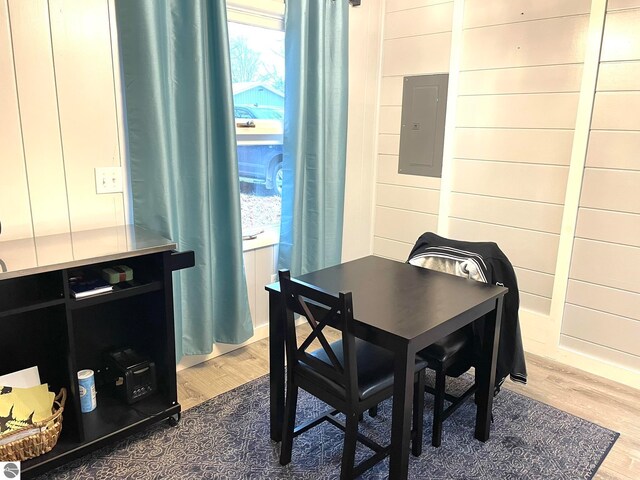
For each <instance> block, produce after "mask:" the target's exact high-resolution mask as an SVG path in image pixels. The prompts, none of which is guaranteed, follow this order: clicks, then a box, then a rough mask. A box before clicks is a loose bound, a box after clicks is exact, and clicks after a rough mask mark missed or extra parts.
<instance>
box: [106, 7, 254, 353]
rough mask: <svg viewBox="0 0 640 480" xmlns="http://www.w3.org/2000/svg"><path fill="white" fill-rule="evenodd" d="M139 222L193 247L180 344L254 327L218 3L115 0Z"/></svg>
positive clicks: (183, 278) (205, 343) (183, 282)
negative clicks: (248, 290)
mask: <svg viewBox="0 0 640 480" xmlns="http://www.w3.org/2000/svg"><path fill="white" fill-rule="evenodd" d="M116 15H117V24H118V39H119V44H120V55H121V62H122V70H123V78H124V87H125V88H124V93H125V103H126V123H127V130H128V149H129V164H130V170H131V172H130V176H131V189H132V193H133V214H134V218H135V224H136V225H138V226H141V227H145V228H148V229H151V230H155V231H157V232H159V233H161V234H164V235H165V236H167V237H169V238H171V239H173V240H175V241H176V242H177V243H178V245H179V248H180V249H181V250H194V251H195V257H196V266H195V268H190V269H187V270H184V271H182V272H180V273H177V274H175V276H174V278H175V280H176V281H175V287H174V311H175V317H176V350H177V356H178V359H180V358H181V357H182V356H183V355H195V354H206V353H210V352H211V350H212V344H213V343H214V342H224V343H241V342H243V341H245V340H247V339H248V338H249V337H250V336H251V335H252V333H253V327H252V322H251V317H250V313H249V303H248V295H247V288H246V283H245V277H244V266H243V257H242V233H241V221H240V194H239V182H238V167H237V157H236V139H235V126H234V115H233V97H232V86H231V68H230V59H229V43H228V35H227V17H226V8H225V2H224V1H223V0H208V1H207V0H189V1H183V0H164V1H161V2H159V1H155V0H136V1H125V0H119V1H118V2H117V3H116Z"/></svg>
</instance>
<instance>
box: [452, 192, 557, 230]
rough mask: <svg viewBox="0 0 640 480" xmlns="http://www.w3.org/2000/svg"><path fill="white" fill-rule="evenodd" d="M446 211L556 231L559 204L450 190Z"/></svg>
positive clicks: (469, 218)
mask: <svg viewBox="0 0 640 480" xmlns="http://www.w3.org/2000/svg"><path fill="white" fill-rule="evenodd" d="M450 215H451V216H452V217H455V218H463V219H468V220H477V221H479V222H486V223H495V224H498V225H508V226H512V227H518V228H526V229H529V230H539V231H542V232H548V233H556V234H559V233H560V225H561V223H562V205H553V204H550V203H538V202H529V201H522V200H513V199H506V198H497V197H489V196H480V195H468V194H461V193H453V194H452V195H451V210H450Z"/></svg>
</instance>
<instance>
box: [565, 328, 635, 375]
mask: <svg viewBox="0 0 640 480" xmlns="http://www.w3.org/2000/svg"><path fill="white" fill-rule="evenodd" d="M560 345H561V346H563V347H566V348H569V349H571V350H575V351H578V352H581V353H585V354H587V355H589V356H592V357H596V358H601V359H603V360H605V361H606V362H607V363H611V362H613V363H616V364H618V365H622V366H623V367H625V368H631V369H634V370H640V357H638V356H637V355H631V354H629V353H625V352H621V351H619V350H614V349H613V348H609V347H604V346H602V345H598V344H595V343H591V342H586V341H584V340H580V339H579V338H574V337H569V336H567V335H560Z"/></svg>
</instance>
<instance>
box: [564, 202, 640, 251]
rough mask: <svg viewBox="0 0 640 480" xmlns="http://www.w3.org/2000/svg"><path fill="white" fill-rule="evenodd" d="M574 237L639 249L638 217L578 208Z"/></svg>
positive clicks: (630, 214) (635, 214)
mask: <svg viewBox="0 0 640 480" xmlns="http://www.w3.org/2000/svg"><path fill="white" fill-rule="evenodd" d="M576 237H579V238H588V239H591V240H601V241H605V242H611V243H620V244H623V245H631V246H634V247H640V215H639V214H637V213H622V212H612V211H609V210H592V209H590V208H580V210H579V211H578V224H577V226H576Z"/></svg>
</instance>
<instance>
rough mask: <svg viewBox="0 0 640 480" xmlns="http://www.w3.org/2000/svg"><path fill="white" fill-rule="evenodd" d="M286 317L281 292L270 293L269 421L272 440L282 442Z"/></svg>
mask: <svg viewBox="0 0 640 480" xmlns="http://www.w3.org/2000/svg"><path fill="white" fill-rule="evenodd" d="M284 321H285V320H284V315H283V314H282V303H281V301H280V293H279V292H271V291H270V292H269V421H270V427H271V440H274V441H276V442H279V441H281V440H282V422H283V419H284Z"/></svg>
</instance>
